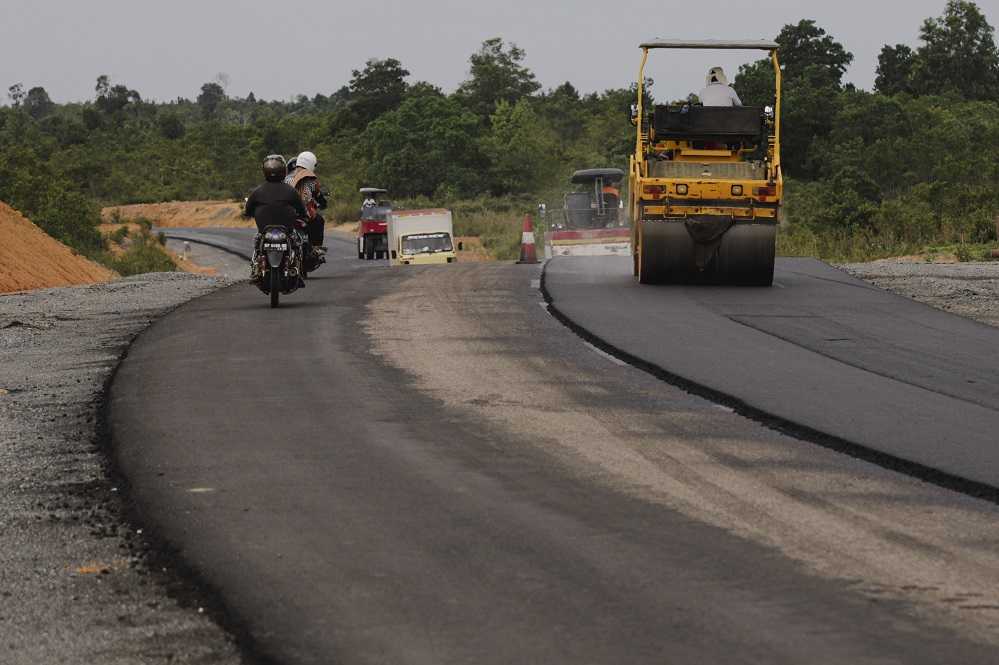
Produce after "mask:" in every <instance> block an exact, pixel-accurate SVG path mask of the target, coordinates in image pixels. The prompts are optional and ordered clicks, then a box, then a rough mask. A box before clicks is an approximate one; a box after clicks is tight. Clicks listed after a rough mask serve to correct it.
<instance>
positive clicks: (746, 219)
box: [629, 40, 783, 286]
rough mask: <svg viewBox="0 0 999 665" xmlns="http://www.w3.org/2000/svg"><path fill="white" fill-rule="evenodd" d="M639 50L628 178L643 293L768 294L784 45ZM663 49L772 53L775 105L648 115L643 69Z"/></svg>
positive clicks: (657, 45)
mask: <svg viewBox="0 0 999 665" xmlns="http://www.w3.org/2000/svg"><path fill="white" fill-rule="evenodd" d="M640 47H641V49H642V64H641V67H640V69H639V73H638V86H637V88H638V101H637V103H636V104H635V105H634V106H633V108H632V120H633V122H634V123H635V126H636V138H635V153H634V154H633V155H632V156H631V160H630V174H629V185H630V186H629V190H630V193H629V196H630V212H631V219H632V221H633V225H632V252H633V255H634V272H635V276H636V277H637V278H638V281H639V282H641V283H642V284H733V285H746V286H770V285H771V284H772V283H773V274H774V254H775V250H776V242H777V226H778V222H779V219H780V207H781V199H782V196H783V177H782V175H781V164H780V122H781V119H780V113H781V71H780V63H779V62H778V60H777V44H776V43H775V42H772V41H763V40H743V41H727V40H726V41H723V40H695V41H691V40H655V41H650V42H646V43H644V44H641V45H640ZM659 49H746V50H762V51H767V52H769V54H770V59H771V61H772V62H773V68H774V76H775V77H776V96H775V98H774V100H773V104H772V105H767V106H765V107H754V106H741V105H738V104H741V102H736V103H734V104H730V105H725V106H720V105H715V106H708V105H703V104H700V103H691V102H688V103H681V104H672V105H670V104H664V105H658V104H656V105H653V106H652V108H651V109H647V108H645V106H646V105H645V103H644V102H645V91H644V89H643V85H644V82H645V66H646V62H647V61H648V58H649V53H650V52H651V51H654V50H659ZM712 71H714V70H712ZM709 76H710V75H709ZM733 96H734V93H733ZM735 99H736V100H737V99H738V98H737V97H735Z"/></svg>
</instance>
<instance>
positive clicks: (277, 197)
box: [243, 155, 306, 279]
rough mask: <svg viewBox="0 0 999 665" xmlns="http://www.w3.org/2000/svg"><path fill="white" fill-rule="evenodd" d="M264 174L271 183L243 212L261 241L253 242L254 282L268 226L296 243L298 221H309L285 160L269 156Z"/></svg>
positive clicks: (252, 196)
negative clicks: (288, 180)
mask: <svg viewBox="0 0 999 665" xmlns="http://www.w3.org/2000/svg"><path fill="white" fill-rule="evenodd" d="M263 170H264V179H265V180H266V181H267V182H265V183H264V184H262V185H260V186H259V187H257V188H256V189H254V190H253V192H252V193H251V194H250V196H249V198H247V199H246V208H245V210H244V212H243V214H244V215H245V216H246V217H252V218H253V219H254V221H255V222H256V223H257V237H256V238H255V239H254V241H253V254H254V255H253V261H252V264H251V277H252V278H254V279H256V278H257V277H258V275H257V245H258V244H259V239H260V234H261V233H263V232H264V229H265V228H267V227H268V226H282V227H284V229H285V232H286V233H287V234H288V237H289V238H290V239H291V240H292V241H293V242H295V239H296V238H298V230H297V225H298V220H300V219H305V217H306V209H305V205H304V204H303V203H302V197H301V196H299V194H298V192H296V191H295V189H294V188H293V187H291V186H290V185H288V184H287V183H285V182H284V178H285V174H286V167H285V162H284V157H282V156H281V155H268V156H267V158H266V159H265V160H264V166H263ZM295 244H296V245H297V244H298V243H297V242H295Z"/></svg>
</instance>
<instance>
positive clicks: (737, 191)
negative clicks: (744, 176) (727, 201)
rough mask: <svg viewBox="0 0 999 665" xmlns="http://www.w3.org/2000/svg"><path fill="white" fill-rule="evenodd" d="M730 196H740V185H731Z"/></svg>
mask: <svg viewBox="0 0 999 665" xmlns="http://www.w3.org/2000/svg"><path fill="white" fill-rule="evenodd" d="M732 196H742V185H732Z"/></svg>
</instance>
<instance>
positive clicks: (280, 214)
mask: <svg viewBox="0 0 999 665" xmlns="http://www.w3.org/2000/svg"><path fill="white" fill-rule="evenodd" d="M245 212H246V216H247V217H252V218H253V219H254V220H255V221H256V222H257V230H258V231H261V232H262V231H263V230H264V229H265V228H267V227H268V226H283V227H285V229H286V230H288V231H289V232H291V231H292V230H293V229H294V228H295V220H297V219H305V206H304V205H303V204H302V197H301V196H299V195H298V192H296V191H295V188H294V187H291V186H290V185H286V184H285V183H283V182H265V183H264V184H262V185H260V187H257V188H256V189H255V190H253V193H251V194H250V198H248V199H247V200H246V211H245Z"/></svg>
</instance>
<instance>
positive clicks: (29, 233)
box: [0, 202, 117, 293]
mask: <svg viewBox="0 0 999 665" xmlns="http://www.w3.org/2000/svg"><path fill="white" fill-rule="evenodd" d="M0 238H2V239H3V241H2V242H0V293H10V292H12V291H28V290H30V289H42V288H49V287H53V286H72V285H74V284H93V283H94V282H106V281H108V280H111V279H114V278H115V277H116V276H117V275H116V274H115V273H114V272H112V271H110V270H108V269H107V268H105V267H103V266H100V265H98V264H96V263H94V262H93V261H90V260H88V259H85V258H83V257H82V256H80V255H78V254H75V253H74V252H73V250H71V249H70V248H69V247H67V246H66V245H64V244H62V243H61V242H59V241H58V240H55V239H54V238H52V237H51V236H49V235H48V234H46V233H45V232H44V231H42V230H41V229H40V228H38V227H37V226H35V225H34V224H32V223H31V222H30V221H28V220H27V219H26V218H25V217H24V216H23V215H21V213H19V212H18V211H16V210H14V209H13V208H11V207H10V206H8V205H7V204H6V203H2V202H0Z"/></svg>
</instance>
